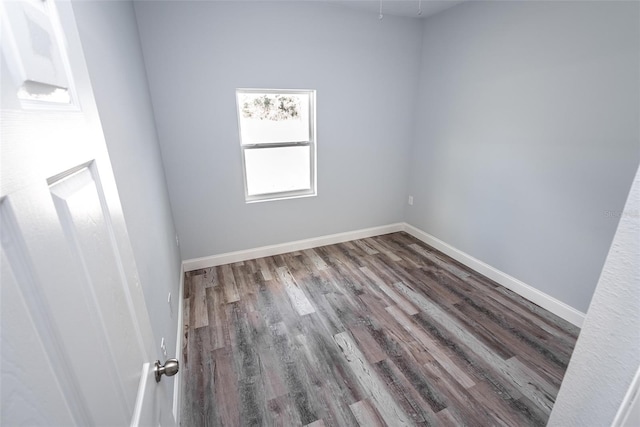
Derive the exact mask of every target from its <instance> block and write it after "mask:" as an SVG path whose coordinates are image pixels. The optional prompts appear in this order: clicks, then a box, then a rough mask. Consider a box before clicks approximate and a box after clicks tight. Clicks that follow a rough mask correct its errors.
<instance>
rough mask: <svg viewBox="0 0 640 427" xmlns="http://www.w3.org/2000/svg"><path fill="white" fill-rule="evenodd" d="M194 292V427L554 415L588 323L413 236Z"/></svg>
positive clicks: (282, 259) (211, 281) (345, 248)
mask: <svg viewBox="0 0 640 427" xmlns="http://www.w3.org/2000/svg"><path fill="white" fill-rule="evenodd" d="M184 289H185V295H184V296H185V305H184V322H185V340H184V349H183V350H184V351H183V353H184V354H183V355H182V368H181V369H182V370H183V377H182V386H183V390H182V407H181V414H182V415H181V417H182V425H183V426H205V425H219V426H272V425H278V426H300V425H309V426H313V427H320V426H357V425H360V426H366V427H371V426H384V425H389V426H405V425H407V426H408V425H443V426H447V425H449V426H462V425H467V426H493V425H504V426H528V425H545V423H546V421H547V419H548V417H549V414H550V412H551V408H552V406H553V403H554V400H555V397H556V395H557V392H558V389H559V387H560V383H561V381H562V377H563V375H564V372H565V370H566V368H567V364H568V363H569V358H570V356H571V352H572V350H573V347H574V345H575V341H576V337H577V334H578V332H579V330H578V328H576V327H574V326H572V325H571V324H569V323H567V322H565V321H563V320H562V319H560V318H558V317H557V316H554V315H553V314H551V313H549V312H548V311H546V310H543V309H542V308H540V307H538V306H536V305H534V304H532V303H530V302H528V301H527V300H525V299H523V298H521V297H520V296H518V295H516V294H514V293H513V292H511V291H509V290H507V289H505V288H504V287H502V286H499V285H497V284H496V283H494V282H492V281H490V280H488V279H486V278H484V277H483V276H480V275H479V274H477V273H475V272H473V271H471V270H469V269H467V268H466V267H464V266H462V265H461V264H459V263H457V262H456V261H453V260H452V259H451V258H449V257H447V256H445V255H443V254H442V253H440V252H438V251H436V250H434V249H433V248H431V247H429V246H427V245H425V244H423V243H422V242H420V241H418V240H416V239H415V238H413V237H411V236H409V235H408V234H405V233H393V234H388V235H384V236H378V237H374V238H368V239H362V240H355V241H352V242H347V243H341V244H337V245H331V246H324V247H320V248H315V249H310V250H304V251H300V252H293V253H289V254H284V255H277V256H273V257H266V258H260V259H256V260H251V261H244V262H239V263H235V264H229V265H223V266H218V267H213V268H207V269H203V270H197V271H192V272H190V273H187V275H186V277H185V287H184Z"/></svg>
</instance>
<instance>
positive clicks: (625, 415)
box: [611, 367, 640, 427]
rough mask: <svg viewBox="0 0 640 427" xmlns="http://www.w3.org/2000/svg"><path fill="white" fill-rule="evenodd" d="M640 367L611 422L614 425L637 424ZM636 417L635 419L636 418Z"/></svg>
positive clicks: (620, 426) (619, 426)
mask: <svg viewBox="0 0 640 427" xmlns="http://www.w3.org/2000/svg"><path fill="white" fill-rule="evenodd" d="M639 405H640V367H639V368H638V370H637V371H636V375H635V376H634V377H633V380H632V381H631V385H630V386H629V389H628V390H627V394H625V396H624V399H622V403H621V404H620V408H619V409H618V413H617V414H616V417H615V418H614V419H613V423H611V426H612V427H627V426H628V427H631V426H634V425H637V424H635V423H637V421H638V418H640V417H639V414H640V409H638V406H639ZM634 418H635V419H634Z"/></svg>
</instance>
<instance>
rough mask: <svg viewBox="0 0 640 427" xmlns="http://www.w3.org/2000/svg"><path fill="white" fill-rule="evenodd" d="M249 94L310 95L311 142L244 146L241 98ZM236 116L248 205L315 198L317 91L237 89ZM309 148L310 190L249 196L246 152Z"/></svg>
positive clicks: (245, 195)
mask: <svg viewBox="0 0 640 427" xmlns="http://www.w3.org/2000/svg"><path fill="white" fill-rule="evenodd" d="M247 93H268V94H283V95H298V94H305V95H309V140H306V141H296V142H281V143H278V142H275V143H274V142H268V143H258V144H243V141H242V127H241V126H242V123H241V120H240V96H241V95H243V94H247ZM236 115H237V117H238V136H239V139H240V151H241V153H242V174H243V178H244V197H245V201H246V202H247V203H254V202H264V201H269V200H283V199H293V198H299V197H313V196H316V195H317V194H318V193H317V184H316V178H317V176H316V91H315V90H312V89H246V88H239V89H236ZM304 146H308V147H309V161H310V165H309V166H310V167H309V170H310V173H311V177H310V183H311V185H310V187H311V188H309V189H303V190H294V191H280V192H275V193H264V194H256V195H249V190H248V186H247V166H246V161H245V152H246V150H264V149H269V148H280V147H304Z"/></svg>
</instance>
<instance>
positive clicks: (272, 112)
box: [242, 94, 300, 121]
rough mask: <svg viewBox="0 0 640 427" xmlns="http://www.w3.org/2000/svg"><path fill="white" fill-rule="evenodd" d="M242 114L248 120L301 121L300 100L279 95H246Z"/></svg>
mask: <svg viewBox="0 0 640 427" xmlns="http://www.w3.org/2000/svg"><path fill="white" fill-rule="evenodd" d="M242 114H243V116H244V117H245V118H248V119H259V120H273V121H281V120H299V119H300V98H298V97H295V96H286V95H278V94H274V95H271V94H264V95H258V96H246V95H245V97H244V99H243V103H242Z"/></svg>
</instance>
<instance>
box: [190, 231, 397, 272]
mask: <svg viewBox="0 0 640 427" xmlns="http://www.w3.org/2000/svg"><path fill="white" fill-rule="evenodd" d="M403 230H404V224H403V223H396V224H389V225H383V226H381V227H372V228H365V229H362V230H356V231H348V232H346V233H338V234H330V235H327V236H320V237H314V238H312V239H305V240H297V241H295V242H289V243H281V244H278V245H271V246H262V247H260V248H255V249H247V250H244V251H237V252H228V253H225V254H220V255H213V256H208V257H203V258H193V259H188V260H186V261H183V262H182V267H183V270H184V271H193V270H198V269H200V268H207V267H215V266H217V265H224V264H231V263H234V262H240V261H246V260H249V259H255V258H262V257H266V256H273V255H280V254H286V253H287V252H295V251H301V250H304V249H311V248H317V247H319V246H326V245H334V244H336V243H342V242H348V241H350V240H357V239H364V238H367V237H373V236H380V235H382V234H389V233H395V232H398V231H403Z"/></svg>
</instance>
